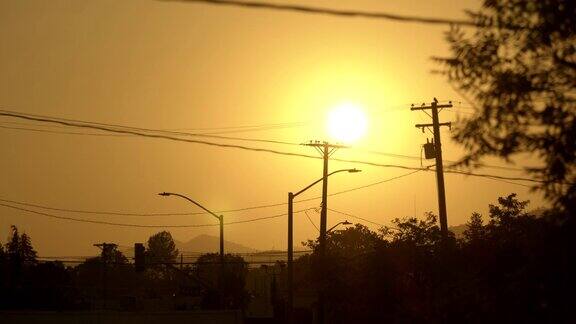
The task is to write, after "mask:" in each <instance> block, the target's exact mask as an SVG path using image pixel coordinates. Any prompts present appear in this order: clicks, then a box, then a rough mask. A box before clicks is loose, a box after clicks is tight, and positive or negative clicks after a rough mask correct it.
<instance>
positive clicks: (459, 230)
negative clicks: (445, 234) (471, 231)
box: [448, 224, 468, 238]
mask: <svg viewBox="0 0 576 324" xmlns="http://www.w3.org/2000/svg"><path fill="white" fill-rule="evenodd" d="M466 228H468V226H467V225H466V224H461V225H456V226H448V230H449V231H450V232H452V233H454V236H456V238H463V237H464V231H465V230H466Z"/></svg>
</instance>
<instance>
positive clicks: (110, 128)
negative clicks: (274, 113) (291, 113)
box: [0, 110, 319, 159]
mask: <svg viewBox="0 0 576 324" xmlns="http://www.w3.org/2000/svg"><path fill="white" fill-rule="evenodd" d="M0 116H7V117H14V118H20V119H26V120H32V121H39V122H47V123H56V124H61V125H65V126H71V127H79V128H88V129H96V130H101V131H107V132H113V133H118V134H130V135H137V136H143V137H149V138H158V139H166V140H172V141H177V142H187V143H195V144H204V145H210V146H217V147H223V148H236V149H242V150H247V151H254V152H267V153H273V154H279V155H285V156H299V157H306V158H313V159H319V157H317V156H313V155H306V154H299V153H291V152H283V151H278V150H272V149H263V148H255V147H249V146H243V145H236V144H223V143H215V142H208V141H203V140H194V139H186V138H180V137H174V136H168V135H162V134H149V133H145V132H150V131H151V132H164V133H166V131H160V130H151V129H143V128H135V127H129V126H118V125H111V124H108V125H106V124H102V123H93V122H85V121H68V120H66V119H54V118H51V117H43V116H42V117H37V116H34V115H29V114H21V113H16V112H11V111H6V110H0ZM117 127H121V128H117ZM143 131H144V132H143ZM174 134H176V135H182V134H185V135H186V134H187V135H192V136H196V135H194V134H189V133H174ZM211 137H214V136H211ZM220 138H223V137H220ZM234 139H237V140H248V141H259V142H268V143H280V144H289V145H299V144H296V143H288V142H280V141H270V140H255V139H240V138H234Z"/></svg>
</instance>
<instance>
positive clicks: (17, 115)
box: [0, 110, 547, 183]
mask: <svg viewBox="0 0 576 324" xmlns="http://www.w3.org/2000/svg"><path fill="white" fill-rule="evenodd" d="M0 116H8V117H14V118H20V119H26V120H33V121H39V122H47V123H56V124H61V125H66V126H71V127H79V128H88V129H97V130H101V131H108V132H113V133H119V134H131V135H137V136H143V137H149V138H158V139H166V140H172V141H178V142H187V143H194V144H204V145H209V146H216V147H223V148H236V149H242V150H247V151H254V152H265V153H272V154H278V155H284V156H295V157H305V158H310V159H320V157H318V156H314V155H306V154H301V153H292V152H285V151H279V150H273V149H265V148H256V147H251V146H244V145H236V144H223V143H215V142H208V141H203V140H194V139H185V138H180V137H173V136H168V135H162V134H149V133H145V132H142V131H138V130H143V131H148V132H149V131H152V132H162V131H159V130H153V129H145V128H136V127H129V126H118V125H112V124H108V125H110V126H101V125H106V124H102V123H93V122H85V121H68V120H66V119H62V118H60V119H54V118H51V117H44V116H35V115H30V114H22V113H17V112H11V111H6V110H0ZM115 127H121V128H124V129H118V128H115ZM133 129H135V130H133ZM176 134H177V133H176ZM182 134H187V133H182ZM243 140H251V139H243ZM256 141H262V142H270V143H283V144H289V145H299V144H295V143H289V142H281V141H270V140H256ZM331 160H333V161H338V162H347V163H355V164H363V165H370V166H376V167H384V168H400V169H405V170H428V169H425V168H418V167H409V166H403V165H397V164H382V163H376V162H368V161H360V160H347V159H339V158H331ZM445 173H457V174H465V175H469V176H477V177H487V178H490V177H492V178H498V179H503V180H517V181H530V182H536V183H547V182H546V181H542V180H536V179H529V178H520V177H503V176H498V175H487V174H477V173H472V172H465V171H456V170H447V171H445Z"/></svg>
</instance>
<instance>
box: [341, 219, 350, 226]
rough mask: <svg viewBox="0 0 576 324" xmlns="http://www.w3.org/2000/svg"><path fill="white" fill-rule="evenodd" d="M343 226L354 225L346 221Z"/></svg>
mask: <svg viewBox="0 0 576 324" xmlns="http://www.w3.org/2000/svg"><path fill="white" fill-rule="evenodd" d="M342 225H352V223H350V222H349V221H347V220H345V221H344V222H343V223H342Z"/></svg>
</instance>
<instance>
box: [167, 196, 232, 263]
mask: <svg viewBox="0 0 576 324" xmlns="http://www.w3.org/2000/svg"><path fill="white" fill-rule="evenodd" d="M158 195H159V196H164V197H168V196H176V197H180V198H184V199H186V200H188V201H189V202H191V203H193V204H194V205H196V206H198V207H200V208H202V209H203V210H205V211H206V212H208V213H209V214H210V215H212V216H214V217H216V218H217V219H218V221H219V222H220V264H222V265H224V216H222V215H216V214H215V213H213V212H212V211H210V210H208V209H207V208H206V207H204V206H202V205H200V204H199V203H197V202H195V201H194V200H192V199H190V198H188V197H186V196H184V195H181V194H178V193H173V192H161V193H159V194H158Z"/></svg>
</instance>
